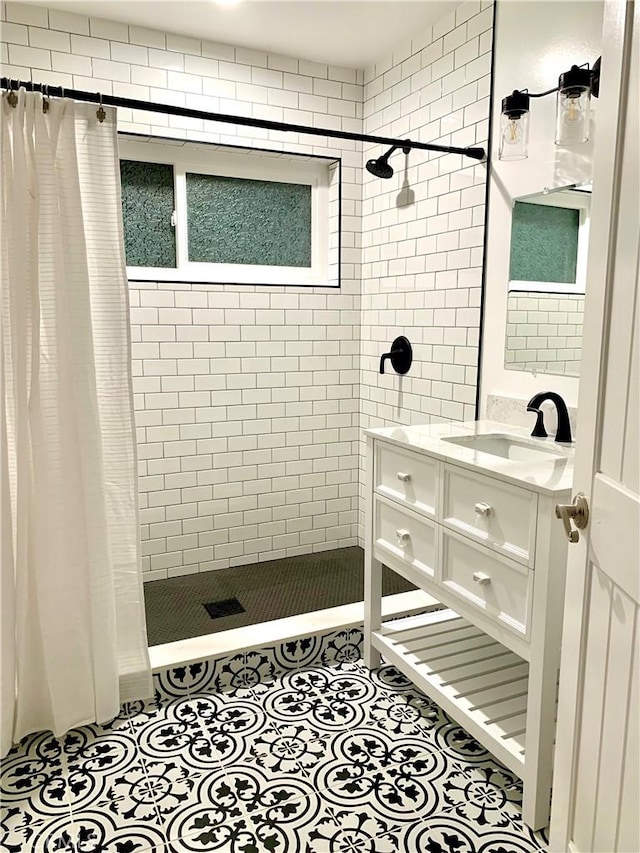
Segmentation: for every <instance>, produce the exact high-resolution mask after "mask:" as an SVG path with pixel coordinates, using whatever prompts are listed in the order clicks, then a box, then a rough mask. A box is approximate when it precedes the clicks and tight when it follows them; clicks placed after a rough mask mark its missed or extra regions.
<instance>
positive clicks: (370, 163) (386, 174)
mask: <svg viewBox="0 0 640 853" xmlns="http://www.w3.org/2000/svg"><path fill="white" fill-rule="evenodd" d="M398 148H400V146H399V145H393V146H392V147H391V148H390V149H389V150H388V151H387V153H386V154H383V155H382V156H381V157H378V158H377V160H367V163H366V168H367V172H371V174H372V175H375V176H376V178H390V177H392V175H393V169H392V168H391V166H390V165H389V157H391V155H392V154H393V152H394V151H396V150H397V149H398ZM402 150H403V151H404V153H405V154H408V153H409V151H410V150H411V149H410V148H403V149H402Z"/></svg>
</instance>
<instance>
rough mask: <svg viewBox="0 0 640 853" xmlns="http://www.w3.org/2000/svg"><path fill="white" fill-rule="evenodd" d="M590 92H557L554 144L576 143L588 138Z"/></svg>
mask: <svg viewBox="0 0 640 853" xmlns="http://www.w3.org/2000/svg"><path fill="white" fill-rule="evenodd" d="M590 102H591V92H590V90H589V89H584V90H583V91H581V92H576V91H572V92H558V104H557V107H556V140H555V141H556V145H577V144H579V143H581V142H586V141H587V140H588V139H589V108H590Z"/></svg>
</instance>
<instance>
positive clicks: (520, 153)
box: [498, 89, 529, 160]
mask: <svg viewBox="0 0 640 853" xmlns="http://www.w3.org/2000/svg"><path fill="white" fill-rule="evenodd" d="M528 141H529V95H528V93H527V92H519V91H518V90H517V89H515V90H514V91H513V92H512V94H511V95H507V97H506V98H504V99H503V101H502V115H501V116H500V149H499V152H498V156H499V159H500V160H524V159H526V157H527V144H528Z"/></svg>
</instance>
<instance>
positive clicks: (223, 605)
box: [203, 598, 245, 619]
mask: <svg viewBox="0 0 640 853" xmlns="http://www.w3.org/2000/svg"><path fill="white" fill-rule="evenodd" d="M203 607H204V609H205V610H206V611H207V613H208V614H209V616H210V617H211V618H212V619H219V618H220V617H221V616H235V614H236V613H244V612H245V609H244V607H243V606H242V605H241V604H240V602H239V601H238V599H237V598H225V600H224V601H210V602H209V604H204V605H203Z"/></svg>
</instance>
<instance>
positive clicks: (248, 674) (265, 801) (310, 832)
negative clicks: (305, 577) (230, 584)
mask: <svg viewBox="0 0 640 853" xmlns="http://www.w3.org/2000/svg"><path fill="white" fill-rule="evenodd" d="M361 642H362V634H361V632H360V631H358V630H357V629H351V630H347V631H342V632H337V633H334V634H332V635H330V636H328V637H314V638H310V639H309V640H296V641H293V642H291V643H288V644H285V645H283V646H281V647H278V648H272V649H267V650H261V651H253V652H245V653H242V654H239V655H236V656H234V657H233V658H231V659H228V660H225V661H208V662H203V663H195V664H190V665H188V666H185V667H179V668H176V669H173V670H171V671H169V672H166V673H162V674H161V675H160V676H156V677H155V685H156V695H155V697H154V699H152V700H149V701H146V702H132V703H129V704H128V705H126V706H124V707H123V710H122V712H121V713H120V715H119V716H118V717H117V718H116V719H115V720H113V721H112V722H111V723H110V724H109V725H106V726H97V725H92V726H85V727H83V728H81V729H76V730H74V731H71V732H69V733H67V734H66V735H65V736H64V737H62V738H56V737H54V736H53V735H51V734H46V733H39V734H36V735H31V736H29V737H27V738H25V739H24V741H23V742H22V743H21V744H19V745H17V746H16V747H14V748H13V750H12V751H11V753H10V754H9V755H8V756H7V757H6V759H5V760H4V761H3V766H2V773H1V776H0V791H1V796H2V813H1V815H0V851H6V853H54V852H55V853H206V851H211V853H535V852H536V851H540V850H544V848H545V845H546V837H545V835H544V833H540V832H539V833H534V832H532V831H531V830H529V829H528V827H527V826H526V825H525V824H524V823H523V821H522V815H521V810H520V804H521V798H522V786H521V783H520V781H519V780H518V779H517V778H516V777H514V776H513V774H511V773H510V772H509V771H508V770H506V769H505V768H504V767H502V766H501V765H500V764H498V763H497V762H496V761H495V760H494V759H492V757H491V756H490V755H489V753H487V751H486V750H485V749H484V748H483V747H481V746H480V745H479V744H478V743H477V742H476V741H475V740H473V738H471V737H470V736H469V735H468V734H467V733H466V732H465V731H464V730H463V729H461V728H460V727H459V726H457V725H456V724H455V723H454V722H453V721H452V720H450V719H449V718H448V717H447V715H446V714H445V713H444V712H443V711H442V710H441V709H440V708H439V707H438V706H437V705H435V704H434V703H433V702H431V701H430V700H429V699H428V698H427V697H426V696H424V695H423V694H421V693H420V692H419V691H418V690H417V689H416V688H415V687H414V686H413V685H412V683H411V682H410V681H408V680H407V679H406V678H405V677H404V676H403V675H401V674H400V673H399V672H398V671H397V670H396V669H394V667H392V666H390V665H383V666H382V667H380V668H379V669H377V670H375V671H374V672H372V673H370V672H369V671H368V670H367V669H366V668H365V666H364V665H363V663H362V661H361V660H360V652H361Z"/></svg>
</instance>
